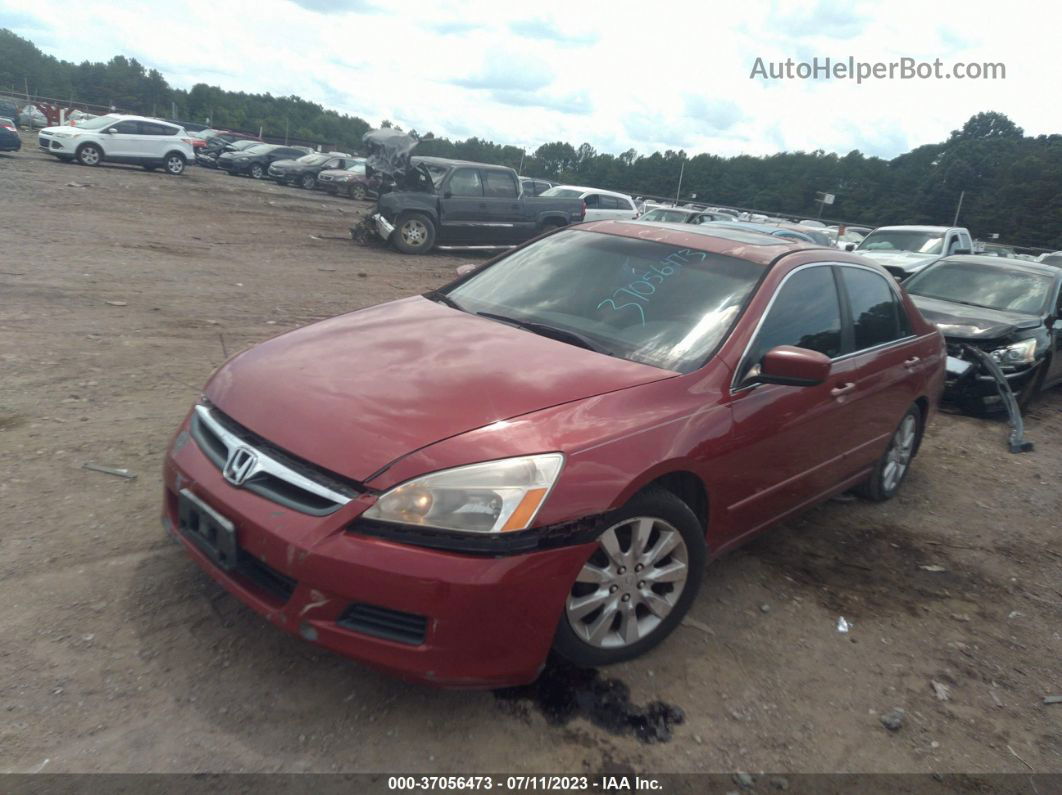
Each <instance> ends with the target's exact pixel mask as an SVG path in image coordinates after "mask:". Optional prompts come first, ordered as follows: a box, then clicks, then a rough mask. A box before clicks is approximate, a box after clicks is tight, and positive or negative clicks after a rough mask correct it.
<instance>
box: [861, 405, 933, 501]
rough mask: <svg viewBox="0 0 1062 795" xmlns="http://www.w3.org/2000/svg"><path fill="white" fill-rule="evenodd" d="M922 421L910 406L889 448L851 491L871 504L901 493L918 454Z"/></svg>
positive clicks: (920, 416) (913, 407) (919, 414)
mask: <svg viewBox="0 0 1062 795" xmlns="http://www.w3.org/2000/svg"><path fill="white" fill-rule="evenodd" d="M923 426H924V418H923V417H922V410H921V409H920V408H918V406H916V405H912V406H911V407H910V408H909V409H907V411H906V413H904V415H903V418H902V419H901V420H900V424H899V425H897V426H896V430H895V431H894V432H893V434H892V438H891V439H890V440H889V446H888V448H887V449H886V450H885V452H884V453H883V454H882V456H881V458H879V459H878V462H877V463H876V464H875V465H874V471H873V472H871V473H870V477H869V478H867V479H866V480H865V481H864V482H863V483H861V484H859V485H858V486H856V488H855V489H853V491H855V493H856V494H858V495H859V496H860V497H863V498H864V499H867V500H870V501H872V502H884V501H885V500H888V499H891V498H892V497H894V496H895V495H896V492H898V491H899V490H900V486H901V485H902V484H903V480H904V478H905V477H907V472H908V471H909V470H910V469H911V461H912V460H913V459H914V457H915V454H916V453H917V452H918V446H919V444H920V443H921V441H922V430H923Z"/></svg>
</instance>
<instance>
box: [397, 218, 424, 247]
mask: <svg viewBox="0 0 1062 795" xmlns="http://www.w3.org/2000/svg"><path fill="white" fill-rule="evenodd" d="M401 234H402V239H403V240H404V241H405V242H406V244H407V245H409V246H412V247H414V248H416V247H417V246H423V245H424V243H425V242H426V241H427V240H428V227H426V226H425V225H424V222H423V221H420V220H418V219H416V218H413V219H410V220H409V221H406V222H405V223H404V224H402V230H401Z"/></svg>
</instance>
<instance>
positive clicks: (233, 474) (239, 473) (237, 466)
mask: <svg viewBox="0 0 1062 795" xmlns="http://www.w3.org/2000/svg"><path fill="white" fill-rule="evenodd" d="M257 467H258V456H257V455H255V453H254V451H253V450H250V449H248V448H246V447H237V448H235V449H234V450H233V451H232V452H230V453H229V458H228V460H227V461H226V462H225V468H224V469H222V470H221V474H222V475H224V476H225V480H227V481H228V482H229V483H231V484H232V485H233V486H242V485H243V484H244V482H246V480H247V478H249V477H250V476H251V475H252V474H254V472H255V470H256V469H257Z"/></svg>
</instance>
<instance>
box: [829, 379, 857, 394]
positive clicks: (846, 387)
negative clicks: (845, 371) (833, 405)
mask: <svg viewBox="0 0 1062 795" xmlns="http://www.w3.org/2000/svg"><path fill="white" fill-rule="evenodd" d="M855 388H856V385H855V383H854V382H852V381H849V382H848V383H846V384H841V385H840V386H835V387H834V388H833V389H831V390H830V394H831V395H833V397H840V396H841V395H847V394H848V393H849V392H851V391H852V390H853V389H855Z"/></svg>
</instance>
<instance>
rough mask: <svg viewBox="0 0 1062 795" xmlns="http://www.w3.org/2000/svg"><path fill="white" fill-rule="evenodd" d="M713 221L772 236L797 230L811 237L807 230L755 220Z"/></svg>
mask: <svg viewBox="0 0 1062 795" xmlns="http://www.w3.org/2000/svg"><path fill="white" fill-rule="evenodd" d="M712 223H713V224H715V225H717V226H723V227H728V228H730V229H751V230H753V231H756V232H761V233H762V234H765V235H771V236H772V237H778V232H795V233H796V234H798V235H806V236H808V237H810V235H807V233H806V232H804V231H803V230H800V229H790V228H788V227H786V226H780V225H775V224H759V223H756V222H755V221H712Z"/></svg>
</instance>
